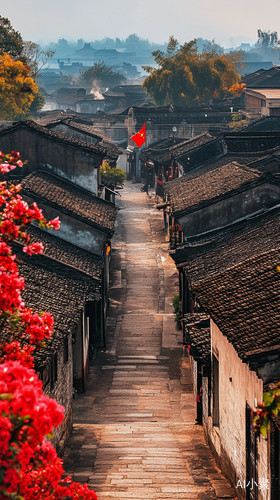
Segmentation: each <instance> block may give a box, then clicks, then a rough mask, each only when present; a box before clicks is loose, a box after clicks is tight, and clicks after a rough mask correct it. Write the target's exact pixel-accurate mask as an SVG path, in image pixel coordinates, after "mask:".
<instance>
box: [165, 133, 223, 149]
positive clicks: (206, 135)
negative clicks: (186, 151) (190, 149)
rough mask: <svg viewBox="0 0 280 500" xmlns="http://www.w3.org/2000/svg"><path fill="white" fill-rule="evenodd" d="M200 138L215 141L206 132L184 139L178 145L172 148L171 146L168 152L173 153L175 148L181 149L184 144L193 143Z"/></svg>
mask: <svg viewBox="0 0 280 500" xmlns="http://www.w3.org/2000/svg"><path fill="white" fill-rule="evenodd" d="M202 137H209V138H210V139H214V140H215V139H217V138H216V137H213V136H212V135H210V134H209V133H208V132H203V133H202V134H199V135H196V136H195V137H191V138H190V139H186V140H185V141H184V142H181V143H180V144H175V145H174V146H171V147H170V152H171V151H174V150H175V149H176V148H179V147H183V146H185V145H186V144H191V143H192V142H195V141H197V140H199V139H201V138H202ZM198 147H200V146H198Z"/></svg>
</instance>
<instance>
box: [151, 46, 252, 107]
mask: <svg viewBox="0 0 280 500" xmlns="http://www.w3.org/2000/svg"><path fill="white" fill-rule="evenodd" d="M152 54H153V56H154V58H155V62H156V63H157V65H158V68H157V69H155V68H153V67H151V66H143V69H144V70H145V71H146V72H148V73H150V74H149V76H147V78H146V79H145V80H144V82H143V87H144V88H145V89H146V91H147V93H148V94H149V95H150V96H151V97H152V98H153V100H154V102H155V104H156V105H157V106H166V105H169V104H175V105H177V106H198V105H201V104H203V103H205V102H207V101H209V99H211V98H213V97H224V95H226V94H227V93H228V89H229V88H230V87H231V86H232V85H233V84H234V83H236V82H237V81H238V79H239V74H238V73H237V71H236V69H235V65H236V64H237V63H238V62H239V63H240V60H241V57H242V56H241V53H240V52H237V53H234V54H223V53H222V52H221V51H220V50H219V48H218V47H217V46H216V45H215V44H214V43H213V42H212V43H211V44H208V45H206V46H205V47H204V50H203V51H202V53H199V52H198V47H197V43H196V39H194V40H192V41H190V42H188V43H185V44H184V45H182V46H180V47H179V44H178V41H177V40H176V39H175V38H174V37H170V39H169V44H168V46H167V51H166V53H164V52H163V51H160V50H157V51H155V52H152Z"/></svg>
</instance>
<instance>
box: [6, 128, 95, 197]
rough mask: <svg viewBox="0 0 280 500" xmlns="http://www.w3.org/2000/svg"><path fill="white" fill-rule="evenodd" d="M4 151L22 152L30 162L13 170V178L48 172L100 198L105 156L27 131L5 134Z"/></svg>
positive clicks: (23, 157)
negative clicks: (99, 189) (101, 171)
mask: <svg viewBox="0 0 280 500" xmlns="http://www.w3.org/2000/svg"><path fill="white" fill-rule="evenodd" d="M0 150H1V151H4V152H10V151H12V150H14V151H19V152H20V154H21V157H22V159H23V160H27V164H26V165H24V166H23V168H18V169H16V170H13V172H12V174H13V175H20V176H21V175H28V174H30V173H31V172H33V171H34V170H36V169H41V170H48V171H49V172H51V173H53V174H56V175H58V176H59V177H63V178H64V179H67V180H69V181H71V182H73V183H75V184H77V185H78V186H81V187H83V188H84V189H87V190H88V191H91V192H92V193H94V194H96V195H97V194H98V183H99V166H100V164H101V163H102V156H101V155H98V154H95V153H89V152H88V151H85V150H83V148H82V147H81V148H78V147H74V146H71V145H70V144H64V143H62V142H59V141H57V140H55V139H53V138H51V137H48V136H42V135H40V134H39V133H38V132H35V131H34V132H33V131H32V130H29V129H27V128H19V129H16V130H14V131H10V132H7V133H5V134H3V133H2V134H1V135H0Z"/></svg>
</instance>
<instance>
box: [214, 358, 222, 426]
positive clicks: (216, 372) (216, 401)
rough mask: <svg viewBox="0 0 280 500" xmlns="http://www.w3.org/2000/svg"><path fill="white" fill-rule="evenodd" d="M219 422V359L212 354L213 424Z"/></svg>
mask: <svg viewBox="0 0 280 500" xmlns="http://www.w3.org/2000/svg"><path fill="white" fill-rule="evenodd" d="M219 424H220V401H219V360H218V359H217V358H216V356H214V355H213V425H216V426H219Z"/></svg>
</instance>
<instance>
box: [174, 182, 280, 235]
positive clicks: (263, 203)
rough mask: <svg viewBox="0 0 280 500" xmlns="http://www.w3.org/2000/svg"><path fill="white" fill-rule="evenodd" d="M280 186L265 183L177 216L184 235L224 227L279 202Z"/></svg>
mask: <svg viewBox="0 0 280 500" xmlns="http://www.w3.org/2000/svg"><path fill="white" fill-rule="evenodd" d="M279 200H280V186H277V185H275V184H269V183H267V184H263V185H260V186H256V187H254V188H252V189H248V190H247V191H243V192H241V193H238V194H236V195H235V196H231V197H229V198H226V199H224V200H221V201H219V202H216V203H212V204H211V205H209V206H206V207H204V208H201V209H199V210H196V211H194V212H192V213H189V214H187V215H185V216H182V217H178V218H177V217H176V220H178V222H179V224H180V226H181V228H182V230H183V232H184V235H185V237H186V238H188V236H193V235H196V234H200V233H204V232H206V231H210V230H211V229H215V228H217V227H223V226H226V225H228V224H231V223H232V222H234V221H236V220H238V219H240V218H242V217H245V216H246V215H249V214H252V213H254V212H256V211H258V210H261V209H262V208H268V207H271V206H273V205H274V204H276V203H277V202H279Z"/></svg>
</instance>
